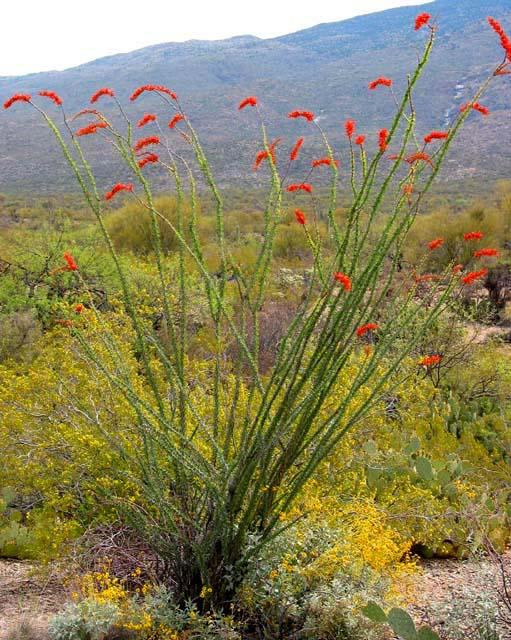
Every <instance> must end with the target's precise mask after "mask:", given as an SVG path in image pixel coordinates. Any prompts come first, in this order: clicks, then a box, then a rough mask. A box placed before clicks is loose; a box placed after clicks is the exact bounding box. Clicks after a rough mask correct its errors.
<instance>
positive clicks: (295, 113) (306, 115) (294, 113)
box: [287, 111, 315, 122]
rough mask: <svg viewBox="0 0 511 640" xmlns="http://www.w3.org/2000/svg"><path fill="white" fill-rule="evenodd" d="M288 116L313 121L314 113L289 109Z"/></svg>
mask: <svg viewBox="0 0 511 640" xmlns="http://www.w3.org/2000/svg"><path fill="white" fill-rule="evenodd" d="M287 117H288V118H305V120H307V122H314V117H315V116H314V114H313V113H312V111H291V112H290V113H288V114H287Z"/></svg>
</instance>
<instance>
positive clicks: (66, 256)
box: [64, 251, 78, 271]
mask: <svg viewBox="0 0 511 640" xmlns="http://www.w3.org/2000/svg"><path fill="white" fill-rule="evenodd" d="M64 260H65V261H66V262H67V267H65V269H66V271H78V265H77V264H76V262H75V261H74V258H73V256H72V255H71V254H70V253H68V252H67V251H66V252H65V253H64Z"/></svg>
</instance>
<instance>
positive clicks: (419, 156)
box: [406, 151, 433, 166]
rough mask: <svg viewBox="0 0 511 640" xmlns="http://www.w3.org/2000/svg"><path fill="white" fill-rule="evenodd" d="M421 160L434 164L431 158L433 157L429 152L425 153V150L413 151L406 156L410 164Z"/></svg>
mask: <svg viewBox="0 0 511 640" xmlns="http://www.w3.org/2000/svg"><path fill="white" fill-rule="evenodd" d="M421 160H422V161H423V162H427V163H428V164H430V165H431V166H433V161H432V160H431V157H430V156H429V155H428V154H427V153H424V152H423V151H419V152H418V153H413V154H412V155H411V156H408V158H406V162H408V164H415V162H419V161H421Z"/></svg>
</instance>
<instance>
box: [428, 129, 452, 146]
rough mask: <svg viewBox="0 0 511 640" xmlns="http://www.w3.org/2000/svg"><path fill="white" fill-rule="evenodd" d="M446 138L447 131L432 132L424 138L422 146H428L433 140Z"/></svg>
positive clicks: (447, 135)
mask: <svg viewBox="0 0 511 640" xmlns="http://www.w3.org/2000/svg"><path fill="white" fill-rule="evenodd" d="M448 137H449V132H448V131H432V132H431V133H428V135H427V136H424V144H429V143H430V142H433V140H446V139H447V138H448Z"/></svg>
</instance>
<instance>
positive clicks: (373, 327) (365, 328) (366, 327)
mask: <svg viewBox="0 0 511 640" xmlns="http://www.w3.org/2000/svg"><path fill="white" fill-rule="evenodd" d="M379 328H380V327H379V326H378V325H377V324H376V323H375V322H368V323H367V324H363V325H362V326H361V327H359V328H358V329H357V331H356V333H357V336H358V337H359V338H361V337H362V336H365V334H366V333H369V332H370V331H378V329H379Z"/></svg>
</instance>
